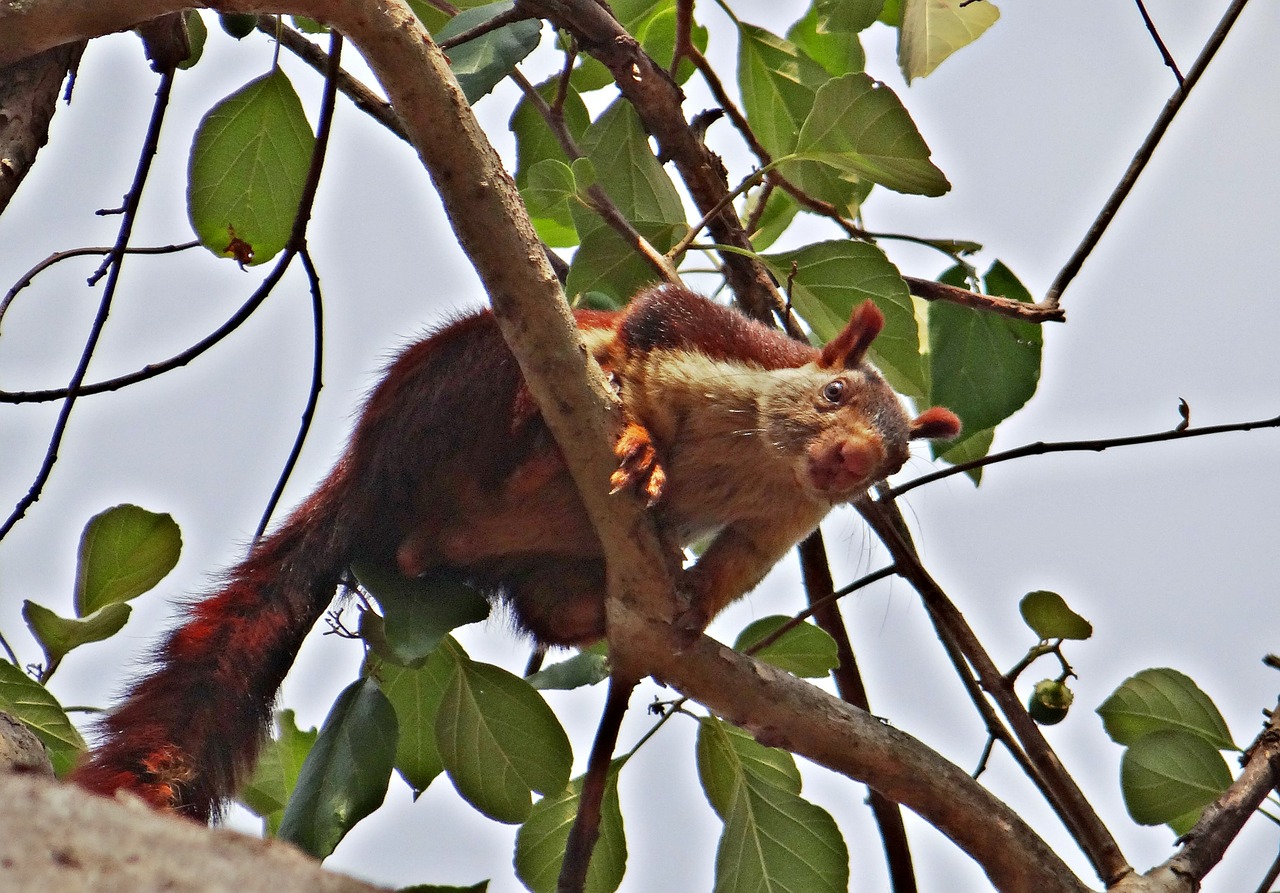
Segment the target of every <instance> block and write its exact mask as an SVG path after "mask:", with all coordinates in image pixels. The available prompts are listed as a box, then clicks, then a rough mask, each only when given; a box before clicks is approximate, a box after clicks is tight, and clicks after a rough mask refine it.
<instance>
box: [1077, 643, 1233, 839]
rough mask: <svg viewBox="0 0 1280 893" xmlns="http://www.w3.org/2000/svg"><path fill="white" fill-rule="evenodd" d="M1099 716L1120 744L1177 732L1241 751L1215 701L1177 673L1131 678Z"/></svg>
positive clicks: (1157, 670)
mask: <svg viewBox="0 0 1280 893" xmlns="http://www.w3.org/2000/svg"><path fill="white" fill-rule="evenodd" d="M1098 715H1099V716H1101V717H1102V724H1103V726H1104V727H1105V728H1106V730H1107V734H1108V735H1110V736H1111V740H1112V741H1114V742H1116V743H1117V744H1132V743H1133V742H1135V741H1137V740H1138V739H1139V738H1141V737H1143V736H1145V735H1148V734H1151V733H1153V732H1157V731H1162V730H1173V731H1180V732H1186V733H1188V734H1191V735H1195V736H1197V737H1199V738H1203V739H1204V740H1205V741H1206V742H1208V743H1209V744H1210V745H1212V746H1213V747H1215V748H1217V749H1219V750H1236V749H1238V748H1236V745H1235V744H1234V743H1232V741H1231V732H1230V731H1229V730H1228V729H1227V723H1226V721H1225V720H1224V719H1223V718H1222V714H1221V713H1219V712H1218V708H1217V707H1216V706H1215V705H1214V703H1213V701H1211V700H1210V699H1209V696H1208V695H1206V694H1205V693H1204V692H1203V691H1201V690H1200V687H1199V686H1197V685H1196V684H1195V683H1194V682H1192V681H1191V679H1190V678H1189V677H1188V676H1186V675H1184V674H1182V673H1179V672H1178V671H1177V670H1170V669H1168V668H1163V667H1161V668H1153V669H1147V670H1142V671H1141V672H1138V673H1136V674H1134V675H1133V676H1130V677H1129V678H1128V679H1126V680H1125V681H1124V682H1122V683H1121V684H1120V687H1119V688H1117V689H1116V690H1115V691H1114V692H1112V693H1111V696H1110V697H1109V698H1107V699H1106V700H1105V701H1103V702H1102V705H1101V706H1100V707H1098ZM1162 821H1163V820H1162Z"/></svg>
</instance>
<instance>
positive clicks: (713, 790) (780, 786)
mask: <svg viewBox="0 0 1280 893" xmlns="http://www.w3.org/2000/svg"><path fill="white" fill-rule="evenodd" d="M779 754H781V756H780V755H779ZM698 770H699V775H700V776H701V778H702V781H703V788H704V790H706V792H707V798H708V800H710V801H711V803H712V806H713V807H714V808H715V810H716V812H717V814H718V815H720V817H721V818H722V819H723V821H724V832H723V834H722V835H721V837H720V845H719V848H718V850H717V852H716V890H717V893H719V891H726V893H729V891H732V893H736V891H779V893H783V891H796V890H803V891H805V893H819V891H831V893H845V891H847V890H848V889H849V852H848V849H847V847H846V846H845V842H844V838H843V836H842V835H841V834H840V830H839V828H837V827H836V823H835V821H834V820H833V819H832V818H831V816H830V814H828V813H827V812H826V811H825V810H823V809H821V808H819V807H817V806H815V805H814V804H812V803H810V802H809V801H807V800H805V799H803V798H802V797H800V796H799V792H800V777H799V773H798V772H797V771H796V768H795V763H794V761H792V760H791V757H790V754H785V753H782V752H779V751H774V750H773V749H772V748H766V747H764V746H763V745H760V744H757V743H756V742H755V741H753V740H751V739H750V738H749V737H747V735H746V734H745V733H743V732H741V731H739V730H737V729H731V728H730V727H728V726H727V725H725V724H724V723H722V722H720V721H719V720H716V719H713V718H707V719H704V720H702V722H701V726H700V730H699V734H698Z"/></svg>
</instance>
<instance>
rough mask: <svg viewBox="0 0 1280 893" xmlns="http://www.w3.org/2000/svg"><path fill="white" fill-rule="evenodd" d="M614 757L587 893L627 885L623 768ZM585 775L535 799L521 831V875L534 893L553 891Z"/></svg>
mask: <svg viewBox="0 0 1280 893" xmlns="http://www.w3.org/2000/svg"><path fill="white" fill-rule="evenodd" d="M622 762H623V761H621V760H615V761H614V763H613V764H612V765H611V766H610V768H609V775H608V778H607V779H606V781H605V789H604V799H603V801H602V802H601V805H600V838H599V840H597V841H596V846H595V849H594V850H592V852H591V863H590V864H589V865H588V866H587V883H586V890H587V891H588V893H612V891H614V890H616V889H618V887H620V886H621V885H622V875H623V873H624V872H625V871H626V869H627V839H626V834H625V831H624V829H623V825H622V809H621V807H620V806H619V803H618V770H619V769H620V768H621V766H622ZM581 796H582V778H581V777H578V778H575V779H574V780H573V782H572V783H571V784H570V785H569V786H568V787H567V788H565V790H564V791H562V792H560V793H559V794H552V795H550V796H547V797H543V798H542V799H541V800H539V801H538V802H537V803H535V804H534V806H533V809H532V811H530V813H529V818H528V819H527V820H526V821H525V823H524V824H523V825H522V826H521V827H520V830H519V831H518V832H517V833H516V856H515V867H516V876H517V877H519V878H520V880H521V882H522V883H523V884H524V885H525V886H526V887H527V888H529V889H530V890H532V891H533V893H552V891H554V890H555V889H556V882H557V880H558V879H559V876H560V866H561V864H562V863H563V862H564V851H565V844H566V843H567V842H568V840H569V829H570V828H572V827H573V821H574V818H575V817H576V816H577V813H578V801H579V799H580V797H581Z"/></svg>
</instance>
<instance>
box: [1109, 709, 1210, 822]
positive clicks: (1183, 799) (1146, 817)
mask: <svg viewBox="0 0 1280 893" xmlns="http://www.w3.org/2000/svg"><path fill="white" fill-rule="evenodd" d="M1230 784H1231V769H1230V768H1229V767H1228V766H1227V761H1226V760H1224V759H1223V758H1222V754H1221V753H1219V752H1218V750H1217V749H1216V748H1215V747H1214V746H1213V744H1211V743H1210V742H1208V741H1206V740H1205V739H1204V738H1203V737H1201V736H1199V735H1196V734H1192V733H1189V732H1185V731H1180V730H1175V729H1163V730H1161V731H1157V732H1152V733H1150V734H1148V735H1143V736H1142V737H1141V738H1139V739H1138V740H1136V741H1134V742H1133V743H1132V744H1131V745H1129V747H1128V748H1127V749H1126V750H1125V752H1124V757H1123V758H1122V759H1121V761H1120V789H1121V792H1122V793H1123V794H1124V802H1125V806H1126V807H1128V809H1129V815H1131V816H1132V817H1133V820H1134V821H1135V822H1138V823H1139V824H1142V825H1160V824H1163V823H1165V822H1174V821H1184V822H1185V818H1184V817H1185V816H1186V814H1187V813H1188V812H1191V811H1193V810H1195V811H1198V810H1200V809H1202V808H1203V807H1204V806H1206V805H1207V804H1209V803H1212V802H1213V801H1214V800H1216V799H1217V797H1218V795H1219V794H1221V793H1222V792H1223V791H1225V790H1226V789H1227V788H1228V787H1229V786H1230Z"/></svg>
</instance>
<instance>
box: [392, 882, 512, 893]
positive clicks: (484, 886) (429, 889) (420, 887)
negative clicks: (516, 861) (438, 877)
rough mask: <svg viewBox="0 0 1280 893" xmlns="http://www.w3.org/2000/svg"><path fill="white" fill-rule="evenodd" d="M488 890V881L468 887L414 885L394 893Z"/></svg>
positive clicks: (463, 892) (483, 892) (482, 891)
mask: <svg viewBox="0 0 1280 893" xmlns="http://www.w3.org/2000/svg"><path fill="white" fill-rule="evenodd" d="M488 889H489V882H488V881H481V882H480V883H478V884H472V885H471V886H470V887H453V886H448V885H446V884H414V885H413V886H410V887H401V888H400V889H399V890H397V891H396V893H485V891H486V890H488Z"/></svg>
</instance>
